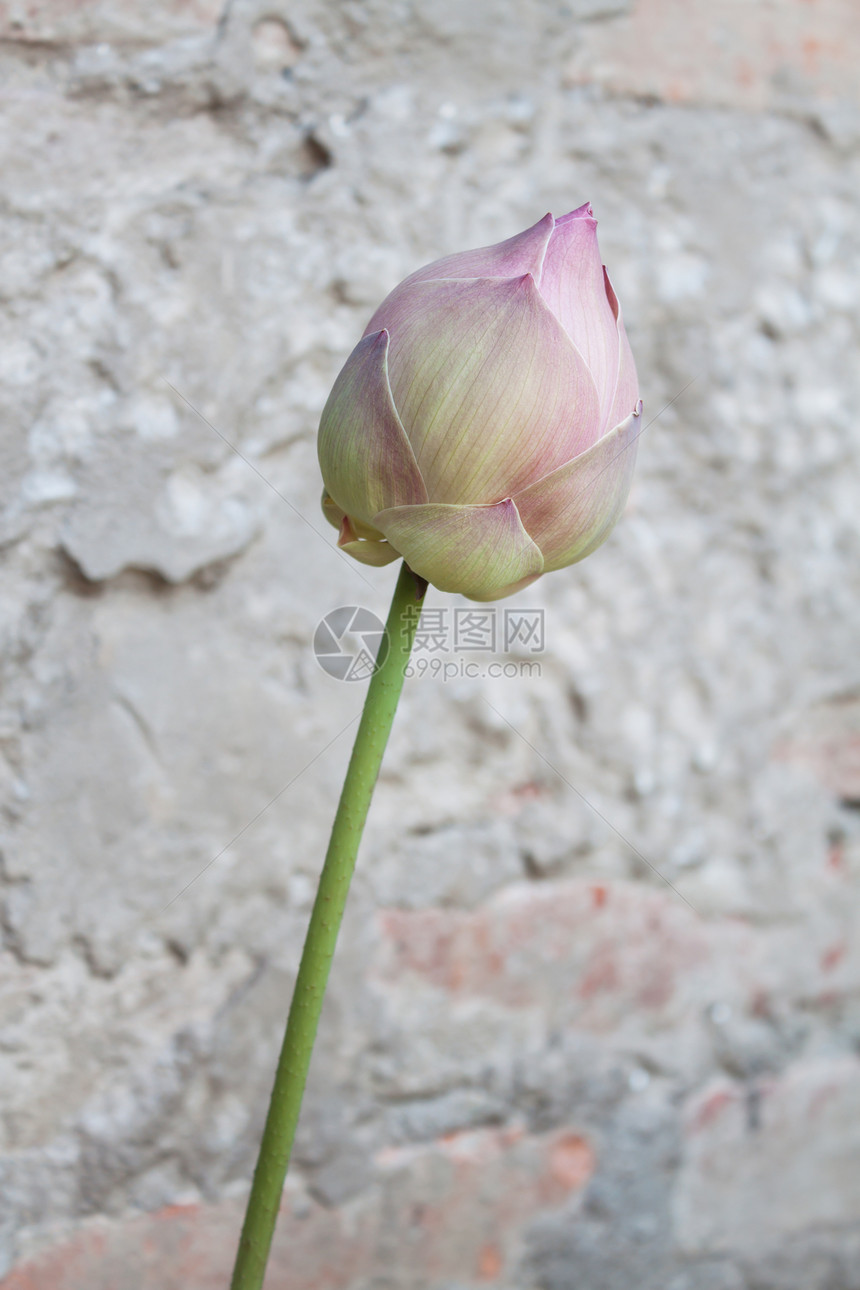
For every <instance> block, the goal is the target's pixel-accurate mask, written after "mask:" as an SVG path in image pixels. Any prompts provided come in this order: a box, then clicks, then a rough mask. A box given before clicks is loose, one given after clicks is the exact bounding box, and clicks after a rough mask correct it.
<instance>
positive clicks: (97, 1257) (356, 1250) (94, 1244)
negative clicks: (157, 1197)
mask: <svg viewBox="0 0 860 1290" xmlns="http://www.w3.org/2000/svg"><path fill="white" fill-rule="evenodd" d="M594 1165H595V1157H594V1151H593V1149H592V1147H591V1146H590V1144H589V1143H588V1142H587V1141H586V1139H584V1138H583V1137H582V1136H581V1135H580V1134H578V1133H576V1132H573V1131H570V1130H567V1131H560V1132H556V1133H550V1134H542V1135H534V1134H529V1133H527V1132H526V1130H525V1127H524V1126H523V1125H519V1124H514V1125H509V1126H506V1127H505V1128H492V1129H479V1130H474V1131H468V1132H461V1133H454V1134H449V1135H447V1136H446V1137H444V1138H442V1139H440V1140H438V1141H436V1142H432V1143H427V1144H421V1145H418V1146H410V1147H399V1148H389V1149H388V1150H386V1151H384V1152H381V1153H380V1155H379V1156H378V1158H377V1160H376V1178H375V1181H374V1182H373V1184H372V1185H370V1186H369V1187H368V1189H367V1190H366V1191H365V1192H363V1193H362V1194H361V1195H360V1196H359V1197H357V1198H356V1199H354V1200H353V1201H351V1202H350V1203H349V1205H348V1206H346V1207H344V1208H343V1209H329V1208H326V1207H324V1206H322V1205H319V1204H316V1203H315V1202H314V1201H313V1200H312V1199H311V1198H310V1197H309V1196H307V1195H306V1194H304V1193H303V1192H302V1191H301V1188H300V1187H299V1185H298V1183H297V1182H296V1181H295V1180H291V1181H290V1182H289V1183H288V1186H287V1189H286V1191H285V1194H284V1202H283V1205H282V1208H281V1216H280V1219H279V1223H278V1229H277V1232H276V1235H275V1243H274V1246H273V1249H272V1257H271V1261H270V1265H269V1273H268V1276H267V1280H266V1286H267V1290H349V1287H351V1286H353V1285H356V1284H359V1283H362V1284H364V1283H366V1281H367V1279H368V1278H370V1277H372V1276H374V1275H375V1274H378V1273H380V1272H381V1271H383V1270H384V1271H385V1272H387V1273H388V1274H389V1275H390V1276H393V1277H395V1278H397V1277H400V1278H402V1279H403V1280H404V1281H405V1280H407V1279H409V1284H416V1283H415V1281H414V1272H415V1268H416V1267H417V1268H420V1269H421V1272H422V1275H424V1276H426V1279H427V1284H428V1285H430V1284H432V1283H433V1281H434V1279H435V1280H440V1279H448V1278H454V1277H456V1279H457V1280H458V1282H462V1280H463V1277H464V1275H466V1276H468V1275H469V1271H468V1270H469V1269H471V1277H472V1283H473V1284H475V1285H476V1286H478V1285H481V1284H484V1283H486V1282H488V1281H493V1280H496V1279H497V1278H498V1277H500V1276H501V1275H502V1274H503V1273H504V1272H505V1269H506V1268H507V1267H508V1266H509V1264H510V1260H511V1257H512V1254H513V1252H514V1251H515V1250H516V1248H517V1245H518V1242H519V1240H520V1238H521V1233H522V1230H523V1228H524V1226H525V1225H526V1224H527V1223H528V1222H529V1221H530V1220H531V1219H532V1218H533V1217H534V1216H535V1215H536V1214H538V1213H541V1212H544V1211H545V1210H546V1209H547V1207H553V1206H558V1205H562V1204H564V1203H565V1201H567V1200H568V1199H569V1198H570V1196H571V1195H573V1194H575V1193H576V1192H577V1191H578V1190H579V1189H581V1188H582V1187H583V1186H584V1185H585V1183H586V1182H587V1181H588V1178H589V1177H590V1176H591V1173H592V1171H593V1169H594ZM297 1202H300V1203H298V1204H297ZM241 1217H242V1204H241V1202H239V1201H224V1202H222V1203H221V1204H216V1205H202V1204H201V1205H171V1206H168V1207H167V1208H164V1209H161V1210H158V1211H157V1212H156V1213H153V1214H141V1215H137V1216H132V1217H127V1218H125V1219H122V1220H118V1221H114V1222H109V1221H107V1220H105V1219H99V1220H96V1221H95V1222H93V1223H91V1224H89V1225H87V1226H86V1227H84V1228H82V1230H81V1231H79V1232H77V1233H76V1234H75V1235H74V1236H73V1237H72V1238H70V1239H66V1240H64V1241H62V1242H61V1243H59V1244H58V1245H57V1246H55V1247H54V1248H52V1249H48V1250H46V1251H45V1252H44V1253H42V1254H40V1255H38V1256H37V1257H35V1258H33V1259H30V1260H28V1261H27V1262H26V1263H25V1264H23V1265H21V1266H19V1267H18V1268H16V1269H15V1270H14V1271H13V1272H11V1273H10V1274H9V1276H8V1277H7V1278H6V1280H5V1281H3V1283H2V1290H82V1287H84V1286H85V1287H86V1290H191V1288H192V1287H193V1290H224V1286H225V1285H226V1284H227V1282H228V1280H229V1272H230V1268H231V1266H232V1261H233V1257H234V1253H235V1247H236V1241H237V1239H238V1234H239V1228H240V1225H241ZM392 1232H396V1233H397V1236H398V1239H397V1242H396V1247H395V1252H394V1253H392V1245H391V1242H390V1239H389V1238H390V1235H391V1233H392Z"/></svg>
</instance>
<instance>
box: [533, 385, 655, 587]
mask: <svg viewBox="0 0 860 1290" xmlns="http://www.w3.org/2000/svg"><path fill="white" fill-rule="evenodd" d="M641 413H642V404H641V403H639V404H638V405H637V410H636V411H635V412H634V413H633V414H632V415H631V416H629V417H628V418H627V419H626V420H625V421H622V422H621V424H620V425H617V426H616V427H615V429H614V430H610V432H609V434H607V435H604V437H603V438H602V439H601V440H600V442H599V443H596V444H595V445H594V447H593V448H590V449H589V450H588V452H584V453H583V454H582V455H581V456H580V457H576V458H574V460H573V461H569V462H568V463H567V465H565V466H562V467H561V468H560V469H559V470H555V471H553V473H552V474H551V475H547V476H546V478H545V479H541V480H539V481H538V483H536V484H532V485H531V487H530V488H526V489H525V490H524V491H523V492H521V493H517V494H516V495H515V496H514V501H515V502H516V504H517V509H518V510H519V512H520V516H521V518H522V522H523V524H524V526H525V528H526V531H527V532H528V533H529V534H530V535H531V537H532V538H533V539H534V541H535V542H536V543H537V545H538V546H539V547H540V549H541V552H542V554H543V558H544V571H545V572H547V573H548V572H549V571H550V570H552V569H563V568H564V567H565V566H566V565H568V564H575V563H576V561H577V560H582V559H584V557H585V556H587V555H590V554H591V552H592V551H594V550H596V548H597V547H599V546H600V544H601V542H603V541H605V539H606V538H607V537H608V536H609V534H610V532H611V530H612V529H613V528H614V526H615V524H616V523H617V521H618V519H619V517H620V515H621V512H622V511H623V509H624V504H625V502H626V500H627V494H628V492H629V491H630V482H631V480H632V478H633V467H634V466H635V464H636V441H637V439H638V438H639V435H640V433H641V419H640V418H641Z"/></svg>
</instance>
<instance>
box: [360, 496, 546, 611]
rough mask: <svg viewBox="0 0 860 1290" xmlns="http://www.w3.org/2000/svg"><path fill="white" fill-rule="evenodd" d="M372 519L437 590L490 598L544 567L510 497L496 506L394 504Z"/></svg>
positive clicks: (411, 567)
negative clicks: (394, 505)
mask: <svg viewBox="0 0 860 1290" xmlns="http://www.w3.org/2000/svg"><path fill="white" fill-rule="evenodd" d="M373 522H374V524H375V525H376V526H377V527H378V528H380V529H381V530H382V531H383V533H384V534H385V536H386V537H387V538H388V540H389V542H391V543H392V545H393V546H396V547H397V549H398V551H400V553H401V554H402V556H403V558H404V560H405V561H406V563H407V564H408V565H409V567H410V569H412V570H413V571H414V572H415V573H417V574H418V575H419V576H420V577H422V578H426V579H427V581H428V582H432V583H433V586H434V587H438V588H439V589H440V591H458V592H459V593H460V594H461V595H463V596H471V597H472V599H473V600H494V599H496V598H497V597H499V596H505V595H510V593H511V592H512V591H515V590H516V589H517V587H518V586H522V585H523V583H524V581H526V580H527V581H529V582H530V581H533V579H534V578H536V577H538V576H539V575H540V573H541V571H542V570H543V558H542V556H541V553H540V551H539V550H538V549H537V547H536V546H535V544H534V542H533V541H532V540H531V538H530V537H529V535H528V534H527V533H526V531H525V529H524V528H523V526H522V524H521V522H520V517H519V515H518V514H517V508H516V506H515V505H514V503H513V502H512V501H511V500H510V498H506V499H505V501H503V502H498V503H497V504H496V505H495V506H447V505H444V504H441V503H433V502H431V503H429V504H428V505H426V506H396V507H393V508H392V509H391V510H387V511H382V512H381V513H380V514H379V515H376V516H374V520H373Z"/></svg>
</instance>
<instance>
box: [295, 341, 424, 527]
mask: <svg viewBox="0 0 860 1290" xmlns="http://www.w3.org/2000/svg"><path fill="white" fill-rule="evenodd" d="M317 447H318V452H319V460H320V468H321V470H322V475H323V479H324V480H325V486H326V489H327V490H328V492H329V494H330V496H331V498H332V499H333V501H335V502H336V503H337V505H338V506H339V507H340V509H341V510H342V511H344V512H346V513H347V514H348V515H350V516H352V518H353V519H356V520H363V521H364V522H365V523H366V524H369V523H370V521H371V520H372V518H373V516H374V515H375V514H376V512H377V511H381V510H383V509H384V508H385V507H386V506H405V505H408V504H409V503H410V502H425V501H426V500H427V490H426V489H425V487H424V481H423V480H422V478H421V472H420V471H419V469H418V464H417V462H416V460H415V454H414V453H413V451H412V449H411V447H410V446H409V440H408V439H407V438H406V435H405V434H404V431H403V426H402V424H401V422H400V418H399V417H398V415H397V409H396V407H395V406H394V402H393V400H392V397H391V388H390V386H389V383H388V333H387V332H385V331H380V332H376V333H375V334H374V335H371V336H365V337H364V338H363V339H362V340H360V341H359V342H358V344H357V345H356V347H355V349H354V350H353V351H352V353H351V354H350V356H349V358H348V359H347V360H346V363H345V365H344V367H343V368H342V369H341V372H340V375H339V376H338V378H337V380H336V381H335V383H334V388H333V389H332V392H331V394H330V395H329V397H328V402H327V403H326V405H325V407H324V409H323V414H322V419H321V420H320V430H319V438H318V443H317Z"/></svg>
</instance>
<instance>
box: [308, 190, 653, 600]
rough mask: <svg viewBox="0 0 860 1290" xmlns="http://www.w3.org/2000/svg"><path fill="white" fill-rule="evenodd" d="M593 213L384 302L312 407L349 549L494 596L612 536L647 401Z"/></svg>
mask: <svg viewBox="0 0 860 1290" xmlns="http://www.w3.org/2000/svg"><path fill="white" fill-rule="evenodd" d="M596 229H597V221H596V220H595V219H594V217H593V215H592V212H591V207H590V206H588V205H586V206H582V207H580V208H579V210H576V211H572V212H571V214H569V215H564V216H562V218H561V219H553V217H552V215H546V216H545V217H544V218H543V219H542V220H539V221H538V223H537V224H535V225H533V227H532V228H529V229H526V231H525V232H524V233H520V234H518V235H517V236H516V237H512V238H510V239H509V240H508V241H507V242H500V243H498V245H496V246H488V247H484V248H483V249H481V250H478V251H464V252H462V253H461V254H459V255H451V256H447V257H446V258H445V259H442V260H437V261H436V262H435V263H434V264H430V265H427V267H426V268H423V269H419V270H418V272H417V273H413V274H412V276H411V277H409V278H407V279H406V280H405V281H404V282H402V283H401V284H400V286H399V287H396V288H395V289H394V291H392V293H391V295H390V296H388V297H387V299H386V300H384V301H383V303H382V304H381V305H380V307H379V308H378V309H377V311H376V313H375V314H374V316H373V318H372V319H371V321H370V323H369V325H368V327H367V330H366V331H365V334H364V337H363V338H362V340H360V341H359V343H358V345H357V346H356V347H355V349H354V350H353V352H352V354H351V355H350V357H349V358H348V359H347V361H346V364H345V366H344V368H343V369H342V371H341V373H340V375H339V376H338V378H337V380H336V381H335V384H334V388H333V390H332V392H331V395H330V396H329V399H328V402H327V403H326V406H325V408H324V410H323V415H322V421H321V423H320V433H319V457H320V465H321V468H322V474H323V479H324V480H325V486H326V491H325V493H324V496H323V509H324V511H325V514H326V515H327V517H328V518H329V519H330V520H331V522H332V523H333V524H334V525H335V526H336V527H338V528H339V529H340V537H339V539H338V545H339V546H341V547H342V549H343V550H345V551H348V552H349V554H350V555H353V556H355V558H356V559H358V560H361V561H363V562H364V563H366V564H387V563H388V562H389V561H390V560H395V559H397V558H398V557H399V556H402V557H403V558H404V559H405V560H406V562H407V563H408V564H409V566H410V568H412V569H413V570H414V571H415V573H417V574H420V575H421V576H422V577H424V578H426V579H427V581H428V582H432V583H433V584H434V585H435V586H437V587H439V588H441V589H442V590H443V591H457V592H460V593H461V594H462V595H464V596H469V597H471V599H473V600H495V599H497V598H499V597H501V596H508V595H511V594H512V593H513V592H515V591H517V590H519V589H520V588H521V587H525V586H527V585H528V584H529V583H530V582H534V580H535V579H536V578H538V577H540V575H541V574H542V573H546V572H549V571H550V570H551V569H561V568H563V567H564V566H565V565H568V564H573V563H574V562H575V561H577V560H581V559H583V557H584V556H586V555H589V554H590V553H591V552H592V551H594V550H595V548H596V547H598V546H599V545H600V544H601V542H603V540H604V539H605V538H606V537H607V536H608V534H609V532H610V531H611V529H612V528H613V526H614V525H615V523H616V521H617V520H618V518H619V516H620V514H621V511H622V510H623V507H624V503H625V501H626V498H627V493H628V491H629V488H630V481H631V477H632V473H633V466H634V462H635V457H636V439H637V437H638V434H639V417H640V415H641V411H642V404H641V402H640V401H639V389H638V382H637V378H636V368H635V366H634V363H633V355H632V354H631V352H630V346H629V344H628V342H627V336H626V334H625V331H624V324H623V322H622V320H621V311H620V309H619V306H618V300H617V299H616V296H615V292H614V291H613V290H612V286H611V284H610V282H609V278H608V276H607V274H606V270H605V269H604V267H603V265H602V264H601V262H600V252H599V249H598V246H597V232H596Z"/></svg>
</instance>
